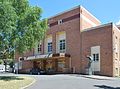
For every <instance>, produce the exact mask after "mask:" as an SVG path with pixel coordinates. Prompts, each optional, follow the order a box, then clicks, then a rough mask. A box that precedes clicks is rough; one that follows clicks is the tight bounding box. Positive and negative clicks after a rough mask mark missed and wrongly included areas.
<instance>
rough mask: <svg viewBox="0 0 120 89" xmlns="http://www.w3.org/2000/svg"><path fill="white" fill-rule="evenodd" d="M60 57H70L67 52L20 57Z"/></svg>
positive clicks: (27, 58) (33, 58) (31, 58)
mask: <svg viewBox="0 0 120 89" xmlns="http://www.w3.org/2000/svg"><path fill="white" fill-rule="evenodd" d="M60 57H61V58H62V57H70V55H69V54H66V53H55V54H43V55H34V56H28V57H24V58H23V57H20V59H22V60H37V59H49V58H60Z"/></svg>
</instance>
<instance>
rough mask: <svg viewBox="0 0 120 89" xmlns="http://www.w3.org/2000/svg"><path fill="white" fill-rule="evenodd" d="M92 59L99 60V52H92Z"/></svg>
mask: <svg viewBox="0 0 120 89" xmlns="http://www.w3.org/2000/svg"><path fill="white" fill-rule="evenodd" d="M93 60H94V61H99V54H98V53H97V54H93Z"/></svg>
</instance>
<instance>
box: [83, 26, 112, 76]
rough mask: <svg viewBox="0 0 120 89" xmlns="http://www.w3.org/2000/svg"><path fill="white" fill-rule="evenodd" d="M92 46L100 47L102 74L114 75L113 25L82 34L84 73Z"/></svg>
mask: <svg viewBox="0 0 120 89" xmlns="http://www.w3.org/2000/svg"><path fill="white" fill-rule="evenodd" d="M92 46H100V74H101V75H108V76H112V75H113V59H112V53H113V52H112V25H111V24H108V25H106V26H103V27H98V28H95V29H92V30H89V31H84V32H82V50H81V52H82V59H81V60H82V70H81V71H82V72H83V73H85V67H86V66H87V62H88V59H87V58H86V56H87V55H90V51H91V47H92Z"/></svg>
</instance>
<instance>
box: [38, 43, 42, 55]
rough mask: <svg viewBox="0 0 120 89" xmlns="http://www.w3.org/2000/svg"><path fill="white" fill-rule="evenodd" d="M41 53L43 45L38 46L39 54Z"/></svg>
mask: <svg viewBox="0 0 120 89" xmlns="http://www.w3.org/2000/svg"><path fill="white" fill-rule="evenodd" d="M41 51H42V45H41V44H38V53H41Z"/></svg>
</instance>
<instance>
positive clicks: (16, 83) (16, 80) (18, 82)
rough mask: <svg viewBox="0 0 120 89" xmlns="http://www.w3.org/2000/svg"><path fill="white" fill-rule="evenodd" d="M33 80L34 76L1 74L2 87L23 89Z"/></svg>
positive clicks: (0, 86) (0, 85)
mask: <svg viewBox="0 0 120 89" xmlns="http://www.w3.org/2000/svg"><path fill="white" fill-rule="evenodd" d="M33 81H35V79H34V78H32V77H23V76H20V77H18V76H0V89H21V88H22V87H24V86H26V85H29V84H30V83H32V82H33Z"/></svg>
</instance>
